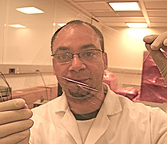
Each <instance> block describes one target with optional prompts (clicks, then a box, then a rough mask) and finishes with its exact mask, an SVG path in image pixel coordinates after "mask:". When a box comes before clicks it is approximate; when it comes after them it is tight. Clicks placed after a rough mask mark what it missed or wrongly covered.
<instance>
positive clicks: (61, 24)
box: [57, 23, 66, 27]
mask: <svg viewBox="0 0 167 144" xmlns="http://www.w3.org/2000/svg"><path fill="white" fill-rule="evenodd" d="M57 25H59V26H61V27H62V26H64V25H66V23H58V24H57Z"/></svg>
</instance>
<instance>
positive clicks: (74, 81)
mask: <svg viewBox="0 0 167 144" xmlns="http://www.w3.org/2000/svg"><path fill="white" fill-rule="evenodd" d="M62 78H63V79H64V80H66V81H68V82H71V83H75V84H77V85H78V86H79V87H81V88H85V89H88V90H93V91H97V90H96V89H94V88H92V87H90V86H89V85H88V84H85V83H84V82H82V81H83V80H82V81H80V80H73V79H70V78H66V77H62Z"/></svg>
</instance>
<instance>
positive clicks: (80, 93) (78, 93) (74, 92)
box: [68, 86, 90, 98]
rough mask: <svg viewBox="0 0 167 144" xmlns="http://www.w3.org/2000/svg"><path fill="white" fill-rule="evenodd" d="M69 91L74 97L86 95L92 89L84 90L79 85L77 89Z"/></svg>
mask: <svg viewBox="0 0 167 144" xmlns="http://www.w3.org/2000/svg"><path fill="white" fill-rule="evenodd" d="M68 92H69V94H70V95H71V96H73V97H80V98H82V97H86V96H88V95H90V90H84V89H83V88H81V87H79V86H77V89H75V90H74V89H68Z"/></svg>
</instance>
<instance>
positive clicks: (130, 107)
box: [30, 90, 167, 144]
mask: <svg viewBox="0 0 167 144" xmlns="http://www.w3.org/2000/svg"><path fill="white" fill-rule="evenodd" d="M32 119H33V120H34V122H35V123H34V126H33V127H32V129H31V137H30V143H31V144H83V143H82V140H81V137H80V133H79V131H78V126H77V122H76V120H75V118H74V116H73V114H72V113H71V111H70V110H69V107H68V104H67V101H66V97H65V95H64V94H63V95H62V96H61V97H58V98H56V99H54V100H52V101H50V102H48V103H47V104H45V105H42V106H40V107H37V108H35V109H34V110H33V117H32ZM84 144H167V114H166V113H164V112H162V111H161V110H160V109H157V108H156V109H152V108H150V107H146V106H144V105H143V104H139V103H138V104H137V103H133V102H132V101H130V100H129V99H127V98H126V97H123V96H119V95H116V94H115V93H113V92H112V91H110V90H108V93H107V95H106V98H105V100H104V103H103V105H102V107H101V109H100V111H99V113H98V115H97V117H96V119H95V120H94V122H93V125H92V127H91V129H90V131H89V134H88V136H87V138H86V141H85V143H84Z"/></svg>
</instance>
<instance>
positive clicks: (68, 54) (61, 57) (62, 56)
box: [56, 53, 71, 60]
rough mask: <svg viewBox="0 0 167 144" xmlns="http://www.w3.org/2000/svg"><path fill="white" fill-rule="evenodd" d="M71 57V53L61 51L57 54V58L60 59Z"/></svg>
mask: <svg viewBox="0 0 167 144" xmlns="http://www.w3.org/2000/svg"><path fill="white" fill-rule="evenodd" d="M70 57H71V55H70V53H60V54H57V57H56V58H57V59H58V60H68V59H69V58H70Z"/></svg>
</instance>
